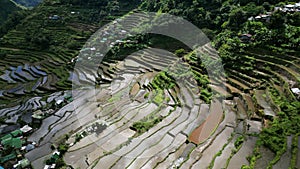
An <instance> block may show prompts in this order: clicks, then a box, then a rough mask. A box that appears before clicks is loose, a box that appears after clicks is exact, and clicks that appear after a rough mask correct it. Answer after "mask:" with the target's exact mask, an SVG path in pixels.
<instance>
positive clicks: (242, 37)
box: [239, 34, 252, 42]
mask: <svg viewBox="0 0 300 169" xmlns="http://www.w3.org/2000/svg"><path fill="white" fill-rule="evenodd" d="M239 39H240V40H241V41H242V42H250V41H251V40H252V35H251V34H242V35H240V36H239Z"/></svg>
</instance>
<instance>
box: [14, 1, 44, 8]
mask: <svg viewBox="0 0 300 169" xmlns="http://www.w3.org/2000/svg"><path fill="white" fill-rule="evenodd" d="M15 2H16V3H18V4H20V5H23V6H26V7H34V6H36V5H38V4H39V3H41V2H42V0H15Z"/></svg>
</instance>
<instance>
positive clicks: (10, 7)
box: [0, 0, 21, 26]
mask: <svg viewBox="0 0 300 169" xmlns="http://www.w3.org/2000/svg"><path fill="white" fill-rule="evenodd" d="M18 10H21V8H20V7H19V6H18V5H17V4H15V3H14V2H13V1H11V0H1V1H0V26H1V25H2V24H3V23H4V22H5V21H6V19H7V18H8V16H9V15H10V14H12V13H13V12H15V11H18Z"/></svg>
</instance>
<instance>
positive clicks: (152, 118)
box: [0, 14, 300, 169]
mask: <svg viewBox="0 0 300 169" xmlns="http://www.w3.org/2000/svg"><path fill="white" fill-rule="evenodd" d="M144 17H145V16H144V15H143V14H139V15H138V16H136V15H135V17H132V18H131V17H128V18H127V19H128V20H131V21H132V22H131V23H132V24H130V25H125V27H124V30H130V29H133V28H134V27H135V26H136V25H135V24H137V23H138V22H139V21H141V20H143V18H144ZM120 22H121V21H120ZM69 26H71V27H73V28H74V29H81V28H82V27H85V25H73V24H69ZM88 29H93V27H91V28H90V27H89V28H88ZM15 34H16V35H17V34H18V33H17V32H15ZM110 34H111V32H107V35H110ZM108 39H109V37H106V36H104V38H102V40H103V41H109V43H112V42H113V41H110V40H111V39H113V38H111V39H110V40H108ZM13 40H14V39H10V41H13ZM1 50H9V51H10V55H13V56H14V57H16V58H18V61H12V58H11V57H9V55H8V56H7V57H6V58H4V59H3V60H1V61H0V70H1V71H2V72H3V73H2V74H1V76H0V79H1V83H2V84H8V85H7V86H6V87H5V88H3V89H1V93H0V97H1V99H3V100H6V101H8V100H9V101H14V100H16V97H18V96H26V97H29V99H28V100H26V101H25V102H23V103H21V104H17V103H18V102H16V105H13V106H11V107H9V108H3V109H1V110H0V115H1V116H7V117H9V118H8V119H6V121H7V122H10V123H17V120H18V117H19V116H22V112H24V111H27V110H38V109H42V108H43V107H44V106H46V105H47V104H50V103H51V102H53V100H55V99H58V98H60V97H64V96H65V94H66V93H67V92H57V91H58V90H64V87H63V86H65V85H68V84H65V83H71V82H67V81H62V79H69V80H72V81H73V85H74V86H75V87H74V88H73V89H74V90H73V91H72V92H73V101H70V103H67V104H64V105H63V106H62V107H59V108H57V109H56V110H55V111H54V112H53V114H51V115H49V116H48V117H47V118H46V119H44V120H43V122H42V124H41V126H40V128H39V129H38V130H36V131H35V132H34V133H33V134H32V135H31V136H29V138H28V140H29V141H35V142H37V143H39V147H38V148H37V149H35V150H33V151H30V152H29V153H27V154H26V157H27V158H28V159H29V160H30V161H31V162H32V165H33V166H34V167H35V168H43V166H44V161H45V160H46V159H48V158H49V156H51V153H52V151H51V148H50V146H51V144H54V145H58V144H59V142H60V141H61V140H62V138H65V135H66V134H68V135H69V137H68V138H67V139H66V143H67V144H68V145H69V149H68V151H67V152H66V154H65V155H64V157H63V159H64V160H65V162H66V164H68V165H71V166H72V167H73V168H95V169H98V168H101V169H102V168H103V169H105V168H116V169H118V168H144V169H149V168H158V169H161V168H183V169H186V168H193V169H199V168H200V169H202V168H215V169H219V168H229V169H232V168H240V167H241V166H242V165H244V164H246V165H247V164H249V161H248V160H247V158H246V157H248V156H250V155H251V154H252V151H253V149H254V147H255V143H256V140H257V137H255V135H254V136H252V134H254V133H257V132H260V130H261V127H264V125H265V124H266V123H265V122H264V121H267V120H268V119H269V116H271V117H275V116H276V115H277V113H278V111H279V110H278V108H277V106H276V105H274V101H273V100H272V97H270V96H269V94H268V88H266V87H265V86H264V85H265V84H266V83H267V84H271V85H272V86H274V88H275V89H276V90H278V92H279V93H282V95H283V97H291V96H290V95H292V94H291V92H290V89H289V86H288V85H287V84H288V82H289V81H294V82H295V86H297V85H299V72H300V71H299V70H300V65H299V59H297V58H295V57H293V56H290V55H285V56H281V57H279V56H276V57H275V56H268V55H266V56H261V55H259V54H257V53H254V52H248V53H245V55H246V54H247V56H245V57H244V59H245V60H244V61H243V62H241V63H240V64H241V65H240V68H232V69H228V70H226V73H227V74H228V77H227V78H226V79H225V84H224V86H226V89H223V88H220V87H219V86H218V85H217V84H218V83H219V82H220V81H221V80H220V79H219V80H218V79H213V80H212V81H210V82H211V84H210V87H211V88H212V90H213V91H215V92H216V93H218V94H220V95H222V96H225V97H226V99H220V100H218V99H213V100H211V101H210V102H208V103H207V102H205V101H204V100H201V99H200V95H201V94H200V93H201V88H200V87H199V86H198V84H197V82H196V80H194V79H193V78H191V77H192V76H191V74H185V73H186V72H185V71H186V70H197V69H198V68H197V67H196V66H195V65H193V64H191V63H188V62H185V61H183V59H182V58H179V57H177V56H175V55H173V54H172V53H170V52H166V51H162V50H159V49H154V48H151V47H148V48H146V49H144V50H141V51H138V52H136V53H133V54H132V55H129V56H128V57H126V58H125V59H124V60H122V61H103V62H102V63H100V64H99V65H98V66H99V69H98V70H97V72H96V73H95V72H94V71H93V70H90V69H89V67H85V68H82V69H78V70H75V71H73V72H69V71H68V70H66V69H65V68H64V67H66V66H67V65H68V64H71V63H72V61H74V60H77V61H78V60H80V58H78V57H76V55H75V54H76V52H75V51H67V52H61V53H60V54H59V55H55V56H54V54H53V53H39V52H35V51H33V52H32V51H31V52H30V53H29V51H22V54H20V53H19V52H20V51H19V50H18V49H11V48H9V46H7V47H3V48H1ZM83 50H84V49H83ZM89 51H91V49H89ZM200 52H202V53H204V54H207V55H208V56H210V57H211V58H217V52H216V51H215V50H214V49H213V48H212V46H211V45H210V44H206V45H204V46H203V47H202V48H200ZM25 54H29V55H30V56H32V57H28V58H26V59H25V57H24V55H25ZM98 54H99V55H101V54H102V53H98ZM19 59H20V60H19ZM88 60H91V59H88ZM35 61H38V62H35ZM91 61H92V60H91ZM248 61H249V62H251V63H253V66H254V67H255V70H253V71H247V70H243V69H241V68H242V67H243V66H245V67H247V64H246V62H248ZM277 62H284V63H285V64H284V65H283V64H278V63H277ZM33 63H34V64H33ZM58 67H59V68H61V69H58ZM267 67H269V68H267ZM59 70H60V71H67V73H66V74H59V73H58V71H59ZM52 71H54V72H52ZM164 71H166V72H168V71H169V72H175V73H174V74H175V75H178V74H176V71H178V72H180V71H182V72H184V73H182V74H184V81H180V80H178V79H180V76H179V78H178V79H176V78H175V81H176V85H174V86H173V87H170V88H167V87H166V88H161V89H157V88H155V85H154V81H155V78H156V77H157V76H158V75H159V74H160V73H161V72H164ZM96 79H97V80H96ZM95 81H97V87H96V88H95V87H94V88H93V90H89V89H82V88H80V87H82V86H81V85H83V84H88V85H91V84H92V85H95ZM24 83H25V84H26V85H24ZM287 91H289V92H287ZM35 94H44V95H45V96H43V97H32V95H35ZM2 106H5V105H2ZM261 112H263V113H262V114H261ZM248 124H251V125H250V126H247V125H248ZM6 127H7V126H1V129H2V130H5V128H6ZM83 133H84V134H83ZM81 135H84V137H83V138H81V139H79V140H78V139H77V138H76V137H78V136H81ZM240 138H243V139H244V140H243V141H242V142H241V143H240V145H237V144H236V142H237V141H239V139H240ZM289 143H290V142H289ZM267 153H268V152H266V154H267ZM288 154H290V149H287V152H286V154H284V155H283V156H282V157H281V159H280V161H278V163H277V164H275V165H274V166H273V167H274V168H282V167H283V166H284V167H285V165H286V163H285V161H288V160H289V158H286V157H288ZM264 160H265V161H264V162H259V161H258V162H257V163H259V165H262V166H265V165H266V164H268V163H269V162H270V161H271V160H272V159H271V158H266V159H264Z"/></svg>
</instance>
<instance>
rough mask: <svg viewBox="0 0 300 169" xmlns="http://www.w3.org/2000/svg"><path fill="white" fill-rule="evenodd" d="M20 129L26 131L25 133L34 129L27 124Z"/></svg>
mask: <svg viewBox="0 0 300 169" xmlns="http://www.w3.org/2000/svg"><path fill="white" fill-rule="evenodd" d="M20 130H21V131H22V132H23V133H24V134H27V133H30V132H31V131H32V127H30V126H28V125H25V126H23V127H22V128H20Z"/></svg>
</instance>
